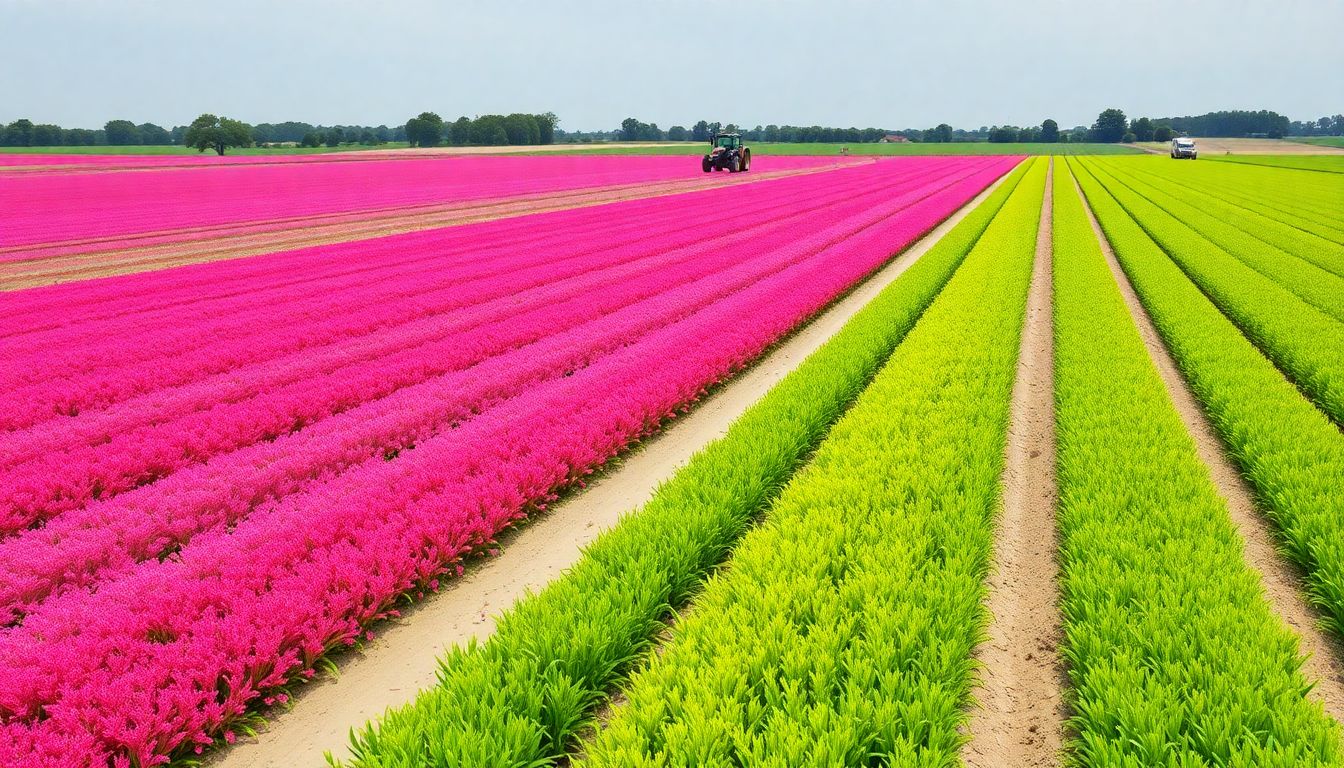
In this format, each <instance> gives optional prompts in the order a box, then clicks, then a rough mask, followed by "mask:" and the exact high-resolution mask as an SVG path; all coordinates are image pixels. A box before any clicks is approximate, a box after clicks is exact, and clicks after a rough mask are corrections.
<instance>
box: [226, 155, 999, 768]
mask: <svg viewBox="0 0 1344 768" xmlns="http://www.w3.org/2000/svg"><path fill="white" fill-rule="evenodd" d="M1006 176H1007V174H1005V175H1004V177H1001V178H1000V179H999V180H998V181H996V182H994V183H993V184H992V185H990V186H989V188H988V189H986V190H985V191H984V192H982V193H981V194H980V195H978V196H976V197H975V198H974V199H973V200H971V201H970V202H968V203H967V204H966V205H965V206H963V207H962V208H961V209H959V210H958V211H957V212H956V213H954V214H952V216H951V217H949V218H948V219H947V220H946V221H944V222H943V223H942V224H940V225H939V226H938V227H936V228H935V229H934V230H933V231H932V232H930V233H929V234H928V235H926V236H925V237H924V238H923V239H921V240H919V241H918V242H916V243H915V244H914V245H912V246H911V247H910V248H909V249H907V250H906V251H905V253H904V254H902V255H901V256H900V257H898V258H896V259H894V260H893V261H892V262H891V263H890V264H888V265H887V266H886V267H884V268H882V269H881V270H879V271H878V272H877V273H875V274H874V275H873V276H872V277H870V278H869V279H868V280H866V281H864V282H863V283H862V284H860V285H859V286H858V287H857V288H855V289H854V290H853V291H851V292H850V293H849V294H848V295H846V296H845V297H844V298H843V299H841V300H840V301H838V302H837V303H836V304H834V305H833V306H832V307H830V308H829V309H827V310H826V311H825V312H823V313H822V314H820V315H818V316H817V317H816V318H815V319H813V320H812V321H811V322H810V323H808V324H807V325H805V326H804V327H803V328H802V329H801V330H799V331H798V332H797V333H795V334H794V335H793V336H790V337H789V338H788V339H787V340H785V341H784V342H783V343H782V344H780V345H779V346H778V347H776V348H775V349H774V350H773V351H771V352H770V353H769V354H768V355H766V356H765V357H764V358H763V359H762V360H760V361H759V362H758V363H756V364H755V365H754V366H752V367H751V368H749V369H748V370H747V371H745V372H744V373H742V374H741V375H739V376H738V377H736V378H735V379H733V380H732V381H731V382H729V383H728V384H727V385H725V386H724V387H722V388H721V389H719V390H717V391H716V392H715V393H714V394H713V395H711V396H710V397H708V398H706V399H705V400H704V401H703V402H702V403H700V405H699V406H697V407H696V408H695V410H693V411H691V413H690V414H688V415H687V416H685V417H683V418H682V419H681V420H679V421H677V422H675V423H674V424H673V425H672V426H671V427H669V428H668V429H666V430H665V431H663V432H662V433H661V434H659V435H656V436H654V437H652V438H650V439H648V440H646V441H645V442H644V443H643V445H641V446H640V447H639V448H637V449H636V450H635V451H633V452H632V453H630V454H629V455H627V456H625V457H624V458H623V460H622V461H621V463H620V465H619V467H618V468H617V469H615V470H613V471H611V472H609V473H607V474H605V475H603V476H602V477H601V478H599V479H598V480H597V481H596V482H595V483H593V484H592V485H590V486H589V487H588V489H587V490H585V491H584V492H583V493H581V494H578V495H576V496H573V497H570V498H569V499H567V500H565V501H564V502H562V503H560V504H556V505H555V506H554V507H552V509H551V510H550V512H549V513H548V514H546V515H545V516H544V517H539V518H535V519H534V520H532V521H531V522H530V523H529V524H527V525H525V526H524V527H522V528H520V529H517V530H516V531H515V532H513V533H511V534H509V535H508V536H507V537H505V538H503V539H502V541H503V542H504V544H503V546H502V547H501V551H500V554H499V556H498V557H495V558H493V559H490V560H486V561H483V562H481V563H480V564H479V565H476V566H472V567H469V568H468V570H467V572H466V574H465V575H464V576H463V577H462V578H461V579H456V580H452V581H450V582H449V583H448V585H447V586H446V587H445V588H444V589H443V591H441V592H440V593H439V594H437V595H434V596H432V597H430V598H428V599H426V600H425V601H423V602H422V603H420V604H419V605H417V606H416V607H414V608H413V609H411V610H408V611H404V612H403V616H402V618H401V619H400V620H397V621H395V622H388V623H386V624H384V625H383V626H382V627H380V628H379V630H378V634H377V636H376V637H375V639H374V640H372V641H371V642H369V643H368V644H367V645H366V646H365V648H364V649H363V650H362V651H360V652H358V653H350V654H347V655H345V656H344V657H342V658H339V659H337V662H338V664H339V666H340V667H341V675H340V677H339V678H336V679H334V680H332V679H322V680H319V681H318V682H316V683H313V684H310V685H309V686H307V687H305V688H303V689H301V690H300V691H299V692H298V694H299V695H298V696H297V697H296V700H295V706H294V708H293V709H292V710H290V711H288V712H284V713H280V714H278V715H277V716H276V717H275V718H274V719H273V720H271V721H270V723H269V727H268V728H266V729H265V730H264V731H262V732H261V733H260V734H259V735H258V737H257V738H256V739H246V740H240V741H239V743H238V744H236V745H234V746H233V747H232V748H228V749H225V750H221V751H219V752H217V753H215V754H214V755H212V756H211V758H210V759H209V760H208V764H209V765H211V766H222V767H223V768H272V767H274V768H280V767H281V766H285V767H286V768H288V767H289V766H318V765H321V764H322V754H323V752H324V751H327V750H330V751H331V752H332V753H333V754H335V755H336V756H338V757H342V756H347V755H348V751H347V744H348V741H349V738H348V732H349V730H350V729H351V728H355V727H360V726H362V725H363V724H364V723H365V722H366V721H367V720H368V719H369V718H372V717H376V716H378V715H380V714H382V713H383V711H384V710H385V709H387V708H388V707H395V706H399V705H401V704H405V703H407V702H409V701H411V700H412V699H413V698H414V697H415V693H416V691H418V690H420V689H421V688H426V687H429V686H432V685H433V684H434V682H435V671H436V669H437V659H438V657H439V656H440V655H442V654H443V652H444V651H446V650H447V649H448V648H450V647H451V646H453V645H463V644H465V643H466V642H467V641H468V640H471V639H473V638H474V639H476V640H484V639H485V638H487V637H489V636H490V634H491V633H492V632H493V631H494V625H495V619H496V617H497V616H498V615H499V614H500V613H501V612H502V611H503V610H504V609H506V608H508V607H509V606H510V605H512V604H513V603H514V602H515V601H516V600H517V599H518V598H520V597H522V596H523V595H524V594H526V593H527V592H528V591H535V590H537V589H538V588H540V587H542V586H544V585H545V584H546V583H547V582H549V581H551V580H552V579H554V578H556V577H557V576H559V575H560V574H561V573H563V572H564V571H565V569H567V568H569V567H570V566H571V565H573V564H574V563H575V562H577V561H578V559H579V556H580V555H581V554H582V548H583V547H584V546H585V545H587V544H588V543H589V542H591V541H592V540H593V539H594V538H596V537H597V535H598V534H599V533H601V532H602V531H603V530H605V529H607V528H609V527H611V526H612V525H614V524H615V523H616V522H617V520H618V519H619V518H620V516H621V515H622V514H624V513H625V512H627V511H629V510H632V509H635V508H637V507H639V506H641V505H642V504H644V503H645V502H646V501H648V499H649V498H650V497H652V495H653V493H654V491H655V490H656V489H657V487H658V486H659V485H660V484H661V483H662V482H664V481H665V480H667V479H668V478H670V477H671V476H672V475H673V474H674V473H675V472H676V471H677V470H678V469H680V468H681V467H682V466H684V465H685V464H686V462H687V461H689V460H690V458H691V456H693V455H694V454H695V453H696V452H697V451H699V450H700V449H701V448H702V447H704V446H705V445H706V444H707V443H709V442H710V441H712V440H715V439H717V438H719V437H721V436H723V435H724V433H726V432H727V431H728V427H729V426H730V425H731V424H732V423H733V421H735V420H736V419H737V417H738V416H740V415H741V414H742V413H743V412H744V411H745V410H746V409H747V408H748V407H750V406H751V405H752V404H754V403H755V402H756V401H757V400H759V399H760V398H761V397H762V396H764V395H765V393H766V392H767V391H769V389H770V388H771V387H773V386H774V385H775V384H776V383H777V382H779V380H780V379H782V378H784V376H785V375H787V374H788V373H789V372H790V371H792V370H793V369H794V368H796V367H797V366H798V365H799V364H800V363H802V361H803V360H804V359H805V358H806V357H807V356H808V355H810V354H811V353H812V352H813V351H815V350H816V349H817V348H818V347H820V346H821V345H822V344H823V343H825V341H826V340H827V339H829V338H830V337H831V336H833V335H834V334H835V333H836V332H837V331H839V330H840V328H841V327H842V326H843V325H844V324H845V323H846V322H848V320H849V318H851V317H852V316H853V315H854V313H856V312H858V311H859V309H861V308H862V307H864V306H865V305H867V304H868V302H870V301H872V299H873V297H875V296H876V295H877V294H878V293H879V292H881V291H882V289H883V288H885V287H887V285H889V284H890V283H891V282H892V281H893V280H895V279H896V278H897V277H898V276H900V274H901V273H903V272H904V271H905V270H906V269H907V268H908V267H909V266H910V265H911V264H913V263H914V262H915V261H916V260H917V259H919V258H920V257H921V256H923V255H924V254H925V253H926V252H927V251H928V250H929V249H930V248H931V247H933V244H934V243H936V242H938V240H939V239H940V238H942V236H943V235H944V234H946V233H947V231H948V230H949V229H951V228H952V227H954V226H956V224H957V223H958V222H960V221H961V220H962V219H963V218H965V217H966V215H967V214H968V213H969V212H970V211H972V210H973V209H974V208H975V207H976V206H977V205H979V204H980V203H981V202H983V201H984V199H985V198H986V197H988V196H989V195H990V194H991V193H992V192H993V191H994V190H995V189H997V188H998V186H999V184H1001V183H1002V181H1003V178H1005V177H1006Z"/></svg>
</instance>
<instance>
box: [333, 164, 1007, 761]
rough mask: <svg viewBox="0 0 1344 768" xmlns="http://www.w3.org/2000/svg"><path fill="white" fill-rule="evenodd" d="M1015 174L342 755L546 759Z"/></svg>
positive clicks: (940, 277)
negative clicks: (645, 499)
mask: <svg viewBox="0 0 1344 768" xmlns="http://www.w3.org/2000/svg"><path fill="white" fill-rule="evenodd" d="M1025 173H1026V169H1025V167H1019V168H1018V169H1017V170H1015V171H1014V172H1013V173H1012V174H1011V175H1010V176H1009V177H1008V178H1007V179H1005V180H1004V182H1003V184H1002V185H1000V187H999V188H998V189H997V190H996V191H995V192H994V193H992V194H991V195H990V196H989V197H988V198H987V199H986V200H985V201H984V202H983V203H982V204H981V205H980V206H978V207H977V208H976V209H974V210H973V211H971V212H970V213H969V215H967V217H966V218H965V219H964V220H963V221H961V222H960V223H959V224H958V225H957V226H955V227H953V228H952V230H951V231H949V232H948V234H947V235H945V236H944V237H943V238H942V239H941V240H939V242H938V243H937V245H935V246H934V247H933V248H932V249H931V250H930V251H929V252H927V253H926V254H924V256H922V257H921V258H920V259H919V260H917V261H916V262H914V264H912V265H911V266H910V267H909V268H908V269H907V270H906V271H905V272H904V273H903V274H902V275H901V276H900V277H899V278H898V279H897V280H896V281H894V282H893V283H892V284H891V285H890V286H888V287H887V288H886V289H884V290H883V291H882V292H881V293H880V294H879V295H878V296H877V297H876V298H875V299H874V300H873V301H872V302H870V303H869V304H868V305H867V306H865V307H864V308H863V309H862V310H860V311H859V312H858V313H857V314H856V315H855V316H854V317H853V318H852V319H851V320H850V321H849V322H848V323H847V324H846V325H845V326H844V328H842V329H841V330H840V332H839V333H838V334H836V335H835V336H834V337H832V338H831V339H830V340H829V341H827V342H826V344H825V345H823V346H822V347H821V348H820V349H818V350H817V351H816V352H815V353H813V354H812V355H811V356H809V357H808V358H807V359H806V360H805V361H804V362H803V363H802V365H800V366H799V367H798V369H797V370H795V371H793V372H792V373H790V374H789V375H788V376H786V377H785V378H784V379H783V380H782V381H781V382H780V383H779V384H778V385H776V386H775V387H774V388H772V389H771V390H770V392H769V393H768V394H767V395H766V396H765V397H764V398H763V399H762V400H761V401H759V402H758V403H756V404H755V405H754V406H752V408H751V409H749V410H748V411H747V412H746V413H745V414H744V415H743V416H742V417H741V418H739V419H738V420H737V421H736V422H735V423H734V424H733V426H732V427H731V429H730V430H729V431H728V433H727V434H726V435H725V436H724V437H723V438H721V439H719V440H718V441H716V442H714V443H712V444H711V445H709V446H708V447H706V448H705V449H704V450H703V451H701V452H700V453H698V454H697V455H696V456H695V457H694V458H693V459H692V460H691V462H690V463H689V464H688V465H687V466H686V467H685V468H683V469H682V470H681V471H679V472H678V473H677V474H676V475H675V476H674V477H673V478H672V479H671V480H670V481H668V482H667V483H666V484H664V485H663V486H662V487H660V488H659V489H658V491H657V493H656V495H655V496H654V498H653V499H652V500H651V501H650V502H649V503H648V504H647V505H646V506H645V507H644V508H643V509H642V510H640V511H639V512H637V513H635V514H631V515H629V516H627V517H626V518H624V519H623V520H622V521H621V522H620V523H619V524H618V525H617V526H616V527H615V528H613V529H612V530H611V531H608V532H607V533H605V534H603V535H602V536H601V537H599V538H598V540H597V541H596V542H594V543H593V545H592V546H591V547H590V548H589V549H588V550H587V551H586V552H585V554H584V556H583V558H582V559H581V560H580V562H579V563H578V564H577V565H576V566H575V567H574V568H573V569H572V570H571V571H569V572H568V573H566V574H565V575H564V576H563V577H561V578H560V579H558V580H556V581H555V582H553V583H552V584H550V585H549V586H547V587H546V589H544V590H543V591H541V592H540V593H538V594H536V595H534V596H531V597H529V598H526V599H524V600H521V601H519V602H518V603H517V604H516V605H515V606H513V608H512V609H510V610H509V611H508V612H507V613H506V614H505V615H504V616H503V617H502V618H501V619H500V621H499V624H498V628H497V630H496V632H495V634H494V636H493V637H492V638H491V639H490V640H489V641H487V642H486V643H484V644H483V645H472V646H470V647H468V648H465V649H462V648H458V649H454V650H453V651H452V652H450V653H449V654H448V655H447V656H446V657H444V658H443V659H442V660H441V663H440V667H441V668H440V672H439V681H438V685H436V686H435V687H434V688H431V689H429V690H426V691H423V692H421V694H420V695H419V696H418V697H417V698H416V700H415V701H414V702H413V703H412V704H410V705H407V706H406V707H403V708H400V709H396V710H391V711H389V712H387V713H386V715H385V716H384V717H383V719H382V721H381V723H379V724H376V725H372V724H371V725H369V726H367V727H366V728H364V729H362V730H361V731H360V732H358V733H354V734H352V752H353V754H354V759H353V760H352V761H351V762H352V763H353V764H354V765H355V766H360V767H361V768H372V767H373V766H387V767H391V766H405V767H406V768H410V767H412V766H416V767H418V766H422V765H453V766H492V767H494V766H539V765H548V764H550V763H552V762H553V761H555V760H558V759H561V758H562V757H563V756H564V755H565V753H566V751H567V750H568V749H569V748H570V746H571V745H572V743H573V741H574V737H575V734H576V733H577V732H579V730H581V729H582V728H584V727H586V725H587V723H588V721H589V720H590V718H591V717H592V714H593V711H594V710H595V708H596V707H597V706H598V705H600V703H601V702H602V701H603V700H604V699H605V696H606V694H607V692H608V691H610V690H611V689H612V688H613V687H614V686H615V685H616V684H617V683H619V682H620V681H621V680H622V679H624V676H625V674H626V673H627V671H628V669H629V667H630V666H631V665H632V664H633V663H634V662H635V660H637V659H638V658H639V657H640V655H641V653H642V651H643V650H644V649H645V648H646V647H647V646H648V644H649V643H650V641H651V640H652V639H653V637H654V636H655V635H656V634H657V633H658V632H659V631H660V630H661V629H662V628H663V627H664V626H665V625H664V622H665V621H666V620H667V618H668V617H669V615H670V613H671V611H672V610H673V609H674V608H676V607H679V606H681V605H682V604H684V603H685V602H686V601H687V600H688V599H689V598H690V596H691V595H692V594H693V593H694V592H695V591H697V589H698V588H699V586H700V584H701V583H702V582H703V581H704V579H705V578H706V577H707V576H708V575H709V573H710V572H711V571H712V570H713V569H714V568H715V567H717V565H718V564H719V563H720V562H721V561H722V560H723V558H724V557H725V556H726V555H727V553H728V552H729V551H730V549H731V548H732V547H733V546H734V544H735V543H736V542H737V541H738V539H739V538H740V537H741V536H742V535H743V534H744V533H745V532H746V530H747V529H748V528H749V527H750V526H751V525H752V523H753V522H754V521H755V520H756V519H757V518H758V517H759V515H760V512H761V511H762V510H763V509H764V508H765V507H767V506H768V505H769V504H770V502H771V501H772V500H773V499H774V498H775V497H776V496H777V495H778V493H779V490H780V488H782V487H783V484H784V483H785V482H786V481H787V480H788V478H789V477H790V476H791V475H792V474H793V473H794V472H795V471H796V470H797V468H798V467H799V466H800V465H801V464H802V463H803V462H805V461H806V459H807V457H808V456H809V455H810V454H811V453H812V451H813V450H814V449H815V448H816V446H817V444H818V443H820V442H821V440H822V438H823V437H824V436H825V434H826V433H827V431H828V430H829V429H830V427H831V425H832V424H833V423H834V422H835V420H836V419H838V418H839V417H840V415H841V414H842V413H843V412H844V411H845V410H846V408H847V407H848V406H849V404H850V403H851V402H853V400H854V398H856V397H857V396H858V394H859V392H861V391H862V390H863V388H864V387H866V386H867V384H868V382H869V381H871V379H872V377H873V376H874V375H875V374H876V372H877V370H878V369H879V368H880V367H881V366H882V364H883V363H884V362H885V361H886V359H887V358H888V357H889V356H890V355H891V352H892V350H893V349H895V348H896V346H897V344H899V343H900V342H901V339H903V338H904V337H905V334H906V333H907V332H908V331H909V330H910V328H911V327H912V326H913V325H914V324H915V321H916V320H917V319H918V318H919V317H920V315H921V314H922V313H923V312H924V310H925V309H926V308H927V307H928V306H929V304H930V302H932V301H933V299H934V297H935V296H937V295H938V293H939V291H940V290H941V289H942V288H943V286H944V285H945V284H946V283H947V281H948V279H949V278H950V277H951V276H952V274H953V273H954V272H955V271H956V270H957V268H958V267H959V266H960V264H961V263H962V261H963V259H964V258H965V256H966V254H967V252H968V251H969V250H970V249H971V247H972V245H973V244H974V243H975V242H976V241H978V240H979V239H980V236H981V234H982V233H983V232H984V231H985V228H986V227H987V226H989V223H990V221H991V220H992V219H993V218H994V217H995V215H996V214H997V213H998V212H999V210H1000V209H1001V208H1002V207H1003V205H1004V203H1005V201H1007V200H1008V198H1009V195H1010V194H1011V193H1012V191H1013V190H1014V188H1016V186H1017V185H1018V184H1019V182H1020V181H1021V180H1022V178H1023V176H1024V174H1025Z"/></svg>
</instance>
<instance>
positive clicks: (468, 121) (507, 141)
mask: <svg viewBox="0 0 1344 768" xmlns="http://www.w3.org/2000/svg"><path fill="white" fill-rule="evenodd" d="M559 122H560V118H558V117H556V116H555V113H553V112H546V113H543V114H540V115H530V114H525V113H522V112H515V113H513V114H511V115H480V116H478V117H476V118H474V119H473V118H470V117H466V116H463V117H459V118H458V119H456V120H454V121H453V122H451V123H449V122H446V121H445V120H444V119H443V118H442V117H439V115H438V114H436V113H434V112H421V113H420V114H419V115H416V116H415V117H413V118H411V119H410V120H407V121H406V125H405V127H404V128H403V129H402V130H403V132H404V133H405V136H406V141H408V142H410V144H411V146H413V147H437V146H441V145H453V146H459V147H460V146H467V145H473V146H487V147H500V146H523V145H536V144H553V143H555V135H556V124H557V123H559Z"/></svg>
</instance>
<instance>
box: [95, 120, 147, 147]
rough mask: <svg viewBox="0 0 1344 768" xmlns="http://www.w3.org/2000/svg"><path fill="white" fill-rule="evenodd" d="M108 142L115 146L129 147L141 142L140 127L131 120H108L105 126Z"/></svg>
mask: <svg viewBox="0 0 1344 768" xmlns="http://www.w3.org/2000/svg"><path fill="white" fill-rule="evenodd" d="M103 133H105V134H106V135H107V143H108V144H110V145H111V146H114V147H129V146H134V145H137V144H139V143H141V141H142V139H141V137H140V129H139V128H138V127H136V125H135V123H132V122H131V121H130V120H108V121H107V124H106V125H104V126H103Z"/></svg>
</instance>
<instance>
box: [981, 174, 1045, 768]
mask: <svg viewBox="0 0 1344 768" xmlns="http://www.w3.org/2000/svg"><path fill="white" fill-rule="evenodd" d="M1053 175H1054V174H1053V169H1052V171H1051V178H1050V179H1049V180H1047V182H1046V188H1045V205H1044V208H1043V210H1042V212H1041V222H1040V229H1039V230H1038V232H1037V237H1036V261H1035V264H1034V266H1033V268H1032V278H1031V289H1030V293H1029V294H1028V297H1027V316H1026V321H1025V325H1024V327H1023V331H1022V349H1021V352H1020V356H1019V359H1018V369H1017V381H1016V382H1015V383H1014V385H1013V399H1012V416H1011V422H1010V424H1009V428H1008V445H1007V448H1006V456H1005V462H1004V473H1003V510H1002V513H1001V514H1000V516H999V525H998V531H997V539H996V542H995V551H994V571H993V573H992V574H991V575H990V578H989V599H988V608H989V611H990V614H991V619H990V624H989V638H988V640H986V641H985V642H984V643H982V644H981V645H980V647H979V648H977V649H976V660H977V661H978V662H979V663H980V665H981V666H982V669H983V672H982V680H981V683H980V686H979V688H978V689H977V690H976V691H975V697H976V701H977V706H976V707H975V708H974V709H973V710H972V711H971V719H970V722H969V724H968V728H969V733H970V737H971V738H970V741H969V742H968V743H967V744H966V747H965V748H964V750H963V753H962V756H963V758H964V760H965V761H966V764H967V765H968V766H972V768H1003V767H1004V766H1043V765H1056V764H1058V763H1059V755H1060V750H1061V748H1062V744H1063V727H1064V721H1065V719H1066V717H1067V715H1066V713H1065V704H1064V699H1063V690H1064V681H1065V674H1064V670H1063V666H1062V665H1061V663H1060V661H1059V658H1058V655H1057V652H1056V649H1057V648H1058V647H1059V644H1060V642H1061V638H1062V634H1061V630H1060V621H1059V609H1058V601H1059V593H1058V587H1057V585H1056V579H1057V576H1058V573H1059V566H1058V564H1057V563H1056V562H1055V550H1056V546H1057V537H1056V534H1055V506H1056V503H1057V502H1058V498H1059V494H1058V489H1057V488H1056V485H1055V417H1054V343H1053V335H1052V315H1053V307H1052V302H1051V259H1052V250H1051V222H1052V218H1053V217H1052V216H1051V209H1050V206H1051V196H1052V194H1053V185H1054V181H1053Z"/></svg>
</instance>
